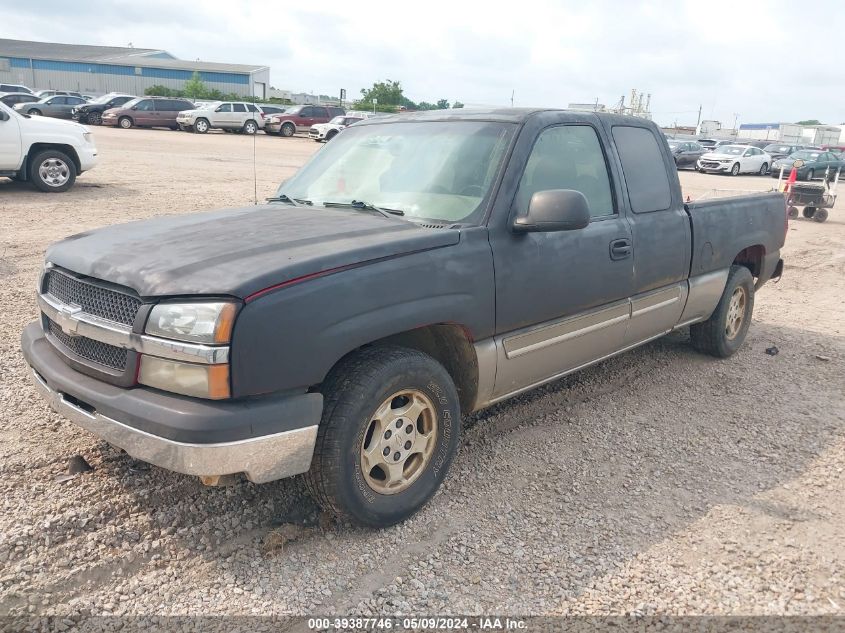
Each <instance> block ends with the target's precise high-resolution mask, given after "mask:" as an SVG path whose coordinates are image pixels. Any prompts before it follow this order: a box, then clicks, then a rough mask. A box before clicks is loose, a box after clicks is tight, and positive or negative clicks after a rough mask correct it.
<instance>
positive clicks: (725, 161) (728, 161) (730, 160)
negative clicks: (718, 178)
mask: <svg viewBox="0 0 845 633" xmlns="http://www.w3.org/2000/svg"><path fill="white" fill-rule="evenodd" d="M733 161H734V159H733V158H723V159H722V160H720V161H719V162H720V163H732V162H733Z"/></svg>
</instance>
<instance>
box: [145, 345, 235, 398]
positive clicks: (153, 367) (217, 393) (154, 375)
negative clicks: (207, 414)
mask: <svg viewBox="0 0 845 633" xmlns="http://www.w3.org/2000/svg"><path fill="white" fill-rule="evenodd" d="M138 382H139V383H141V384H142V385H147V386H148V387H155V388H156V389H162V390H164V391H170V392H173V393H181V394H183V395H186V396H195V397H197V398H210V399H211V400H221V399H223V398H228V397H229V395H230V391H229V366H228V365H195V364H193V363H181V362H178V361H175V360H167V359H165V358H157V357H155V356H146V355H145V356H141V368H140V369H139V371H138Z"/></svg>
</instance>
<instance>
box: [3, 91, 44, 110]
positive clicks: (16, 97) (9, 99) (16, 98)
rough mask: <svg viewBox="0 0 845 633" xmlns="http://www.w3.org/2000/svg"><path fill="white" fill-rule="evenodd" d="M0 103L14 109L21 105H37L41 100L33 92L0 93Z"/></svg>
mask: <svg viewBox="0 0 845 633" xmlns="http://www.w3.org/2000/svg"><path fill="white" fill-rule="evenodd" d="M0 101H2V102H3V103H5V104H6V105H7V106H9V107H10V108H13V107H15V106H16V105H17V104H19V103H35V102H36V101H39V99H38V97H36V96H35V95H34V94H32V93H31V92H5V93H0Z"/></svg>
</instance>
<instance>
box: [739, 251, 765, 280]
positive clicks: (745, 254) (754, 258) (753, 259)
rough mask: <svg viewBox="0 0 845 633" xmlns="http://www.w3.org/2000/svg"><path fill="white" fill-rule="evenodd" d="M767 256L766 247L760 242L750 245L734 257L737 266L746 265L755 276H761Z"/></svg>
mask: <svg viewBox="0 0 845 633" xmlns="http://www.w3.org/2000/svg"><path fill="white" fill-rule="evenodd" d="M765 256H766V248H765V247H764V246H762V245H760V244H757V245H755V246H749V247H748V248H744V249H742V250H741V251H740V252H739V255H737V256H736V257H734V261H733V263H734V264H735V265H737V266H745V267H746V268H747V269H748V270H750V271H751V274H752V275H754V276H755V277H759V276H760V273H761V272H762V271H763V258H764V257H765Z"/></svg>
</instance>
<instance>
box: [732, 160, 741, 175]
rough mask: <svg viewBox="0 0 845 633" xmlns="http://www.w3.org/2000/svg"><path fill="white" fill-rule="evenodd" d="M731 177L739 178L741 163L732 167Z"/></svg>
mask: <svg viewBox="0 0 845 633" xmlns="http://www.w3.org/2000/svg"><path fill="white" fill-rule="evenodd" d="M731 176H739V163H734V166H733V167H731Z"/></svg>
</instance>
